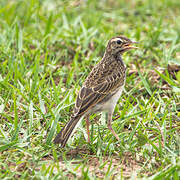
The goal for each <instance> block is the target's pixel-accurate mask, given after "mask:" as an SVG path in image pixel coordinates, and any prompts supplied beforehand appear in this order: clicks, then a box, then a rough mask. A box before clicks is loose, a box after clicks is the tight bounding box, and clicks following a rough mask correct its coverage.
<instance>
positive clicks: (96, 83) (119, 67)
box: [54, 36, 136, 147]
mask: <svg viewBox="0 0 180 180" xmlns="http://www.w3.org/2000/svg"><path fill="white" fill-rule="evenodd" d="M134 43H135V42H132V41H131V40H130V39H128V38H126V37H123V36H116V37H114V38H112V39H111V40H109V42H108V45H107V48H106V51H105V53H104V56H103V58H102V60H101V61H100V62H99V63H98V64H97V65H96V66H95V67H94V68H93V69H92V71H91V72H90V74H89V76H88V77H87V78H86V80H85V82H84V84H83V86H82V88H81V90H80V92H79V94H78V96H77V99H76V103H75V108H74V114H73V116H72V117H71V119H70V121H69V122H68V123H67V124H66V125H65V126H64V127H63V128H62V130H61V131H60V132H59V133H58V135H57V136H56V138H55V139H54V143H61V146H62V147H64V146H65V145H66V142H67V140H68V139H69V137H70V135H71V134H72V132H73V130H74V128H75V126H76V125H77V123H78V121H79V120H80V119H81V118H82V117H84V116H86V117H87V118H86V125H87V133H88V142H90V136H89V120H88V119H89V115H90V114H91V113H97V112H102V111H105V112H107V124H108V128H109V129H110V131H111V132H112V134H113V135H114V136H115V137H116V139H117V140H119V137H118V135H117V134H116V133H115V131H114V130H113V128H112V125H111V121H112V114H113V112H114V108H115V106H116V103H117V101H118V99H119V97H120V96H121V93H122V91H123V89H124V84H125V80H126V66H125V65H124V63H123V60H122V54H123V53H124V52H126V51H128V50H130V49H135V48H136V47H134V46H132V44H134Z"/></svg>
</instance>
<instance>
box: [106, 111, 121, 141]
mask: <svg viewBox="0 0 180 180" xmlns="http://www.w3.org/2000/svg"><path fill="white" fill-rule="evenodd" d="M106 117H107V123H108V128H109V130H110V131H111V132H112V134H113V135H114V136H115V137H116V139H117V140H118V141H119V137H118V135H117V134H116V133H115V131H114V129H113V128H112V124H111V121H112V113H111V112H109V113H108V114H106Z"/></svg>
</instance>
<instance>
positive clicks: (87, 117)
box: [86, 115, 90, 143]
mask: <svg viewBox="0 0 180 180" xmlns="http://www.w3.org/2000/svg"><path fill="white" fill-rule="evenodd" d="M86 129H87V135H88V143H90V134H89V115H87V116H86Z"/></svg>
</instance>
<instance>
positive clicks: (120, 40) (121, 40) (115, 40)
mask: <svg viewBox="0 0 180 180" xmlns="http://www.w3.org/2000/svg"><path fill="white" fill-rule="evenodd" d="M117 40H120V41H121V42H123V40H122V39H121V38H115V39H112V40H111V42H114V41H117Z"/></svg>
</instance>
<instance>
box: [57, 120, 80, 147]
mask: <svg viewBox="0 0 180 180" xmlns="http://www.w3.org/2000/svg"><path fill="white" fill-rule="evenodd" d="M79 120H80V118H79V117H72V118H71V119H70V121H69V122H68V123H67V124H66V125H65V126H64V127H63V128H62V129H61V131H60V132H59V133H58V135H57V136H56V137H55V139H54V143H55V144H61V147H64V146H65V145H66V143H67V141H68V139H69V138H70V136H71V134H72V132H73V130H74V128H75V127H76V125H77V123H78V122H79Z"/></svg>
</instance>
